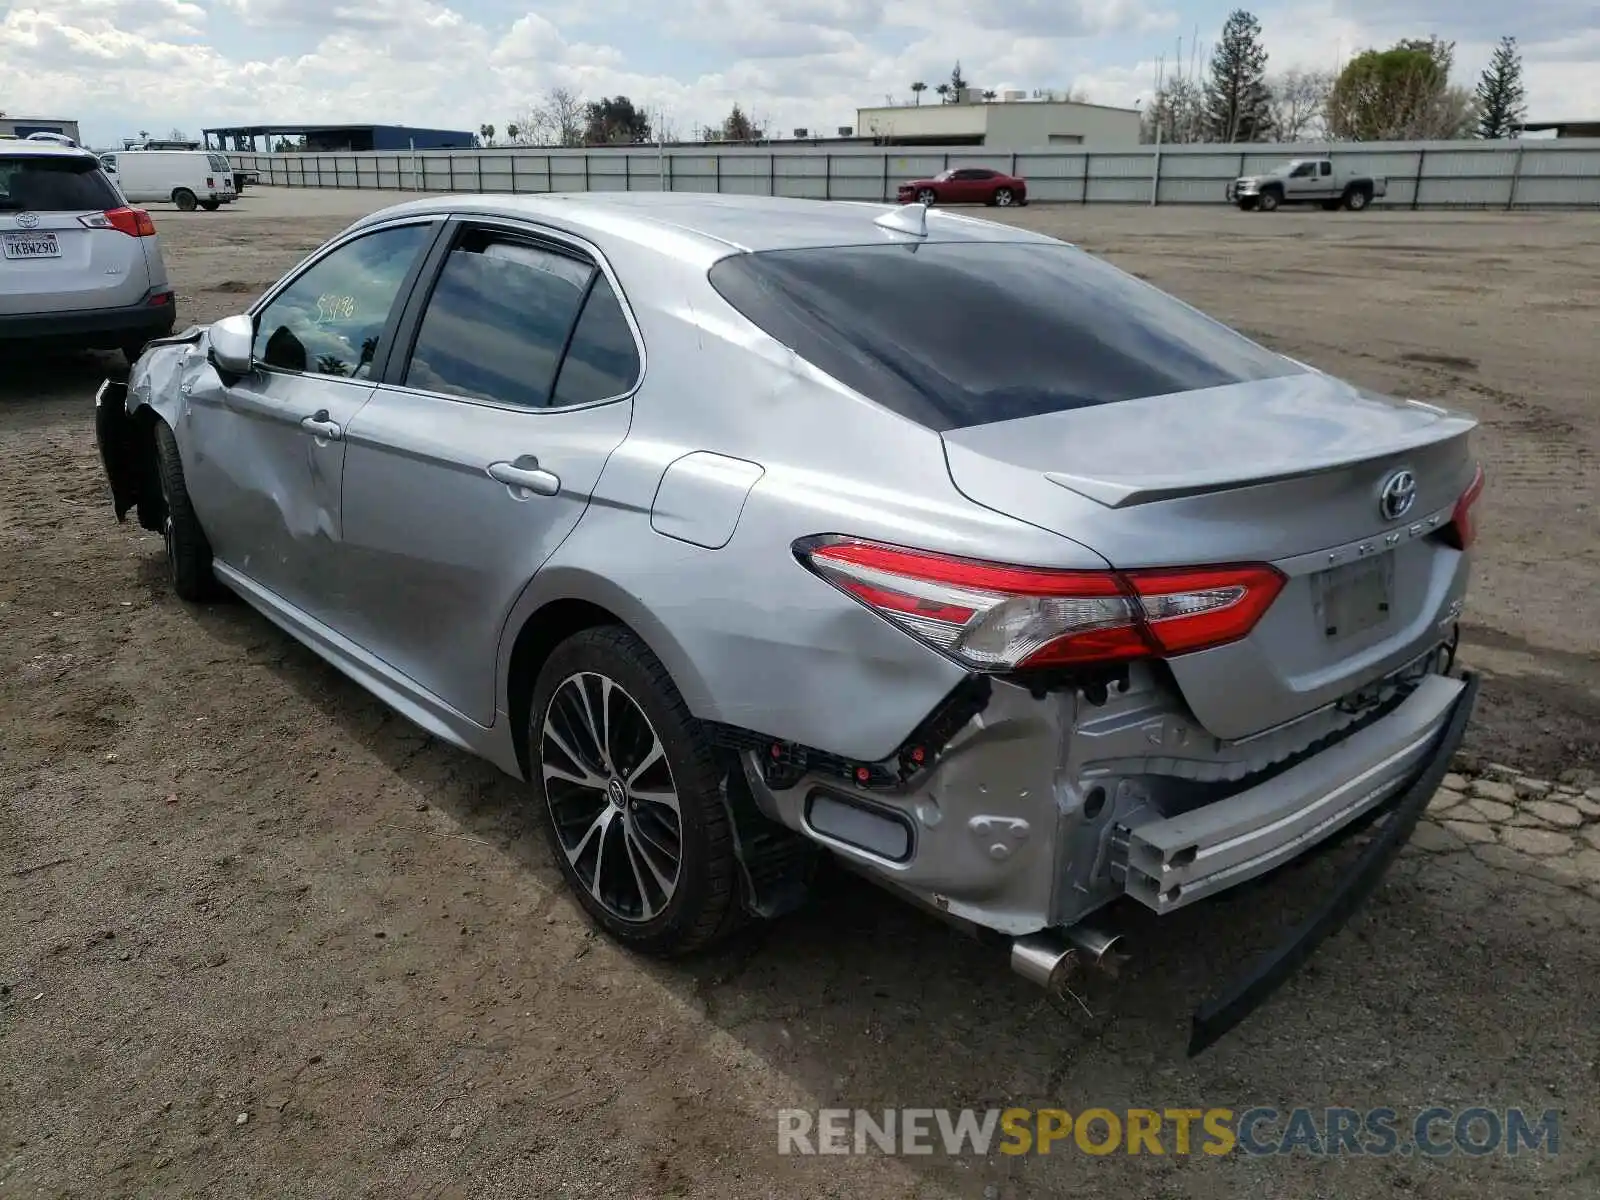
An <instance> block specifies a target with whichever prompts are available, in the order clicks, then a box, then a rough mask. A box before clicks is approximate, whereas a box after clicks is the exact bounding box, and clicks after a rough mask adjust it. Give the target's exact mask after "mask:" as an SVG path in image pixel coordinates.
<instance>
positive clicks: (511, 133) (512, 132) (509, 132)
mask: <svg viewBox="0 0 1600 1200" xmlns="http://www.w3.org/2000/svg"><path fill="white" fill-rule="evenodd" d="M506 138H507V139H508V140H509V141H511V142H513V143H514V142H515V141H516V140H517V127H516V126H515V125H507V126H506Z"/></svg>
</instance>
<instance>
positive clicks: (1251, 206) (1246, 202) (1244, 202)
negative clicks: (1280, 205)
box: [1239, 196, 1258, 212]
mask: <svg viewBox="0 0 1600 1200" xmlns="http://www.w3.org/2000/svg"><path fill="white" fill-rule="evenodd" d="M1257 203H1258V202H1257V199H1256V197H1254V196H1240V197H1239V211H1240V212H1255V210H1256V205H1257Z"/></svg>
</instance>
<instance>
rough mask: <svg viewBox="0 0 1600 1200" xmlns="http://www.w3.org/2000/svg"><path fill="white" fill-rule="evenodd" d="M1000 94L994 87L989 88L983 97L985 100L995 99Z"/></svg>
mask: <svg viewBox="0 0 1600 1200" xmlns="http://www.w3.org/2000/svg"><path fill="white" fill-rule="evenodd" d="M999 94H1000V93H999V92H997V91H995V90H994V89H993V88H989V89H987V90H986V91H985V92H984V93H983V98H984V99H985V100H993V99H994V98H995V97H996V96H998V95H999Z"/></svg>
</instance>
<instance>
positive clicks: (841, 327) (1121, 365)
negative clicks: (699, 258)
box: [710, 242, 1304, 432]
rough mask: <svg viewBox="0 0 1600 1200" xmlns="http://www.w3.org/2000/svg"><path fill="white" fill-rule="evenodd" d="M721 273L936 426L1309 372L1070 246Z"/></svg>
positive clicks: (872, 257)
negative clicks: (1303, 371)
mask: <svg viewBox="0 0 1600 1200" xmlns="http://www.w3.org/2000/svg"><path fill="white" fill-rule="evenodd" d="M710 280H711V284H712V286H713V287H715V288H716V289H717V291H718V292H719V293H721V295H722V296H723V298H724V299H726V300H727V301H728V302H729V303H730V304H732V305H733V306H734V307H735V308H737V309H738V310H739V311H740V312H742V313H743V314H744V315H745V316H746V317H748V318H749V319H750V320H751V321H753V322H754V323H755V324H756V325H757V326H759V327H760V328H761V329H762V330H764V331H765V332H766V333H767V334H769V335H770V336H772V337H774V338H776V339H777V340H778V341H780V342H782V343H783V344H784V345H786V346H788V347H789V348H790V349H792V350H794V351H795V352H796V353H798V354H799V355H800V356H801V357H802V358H805V359H807V360H808V361H810V362H811V363H813V364H814V365H815V366H817V367H819V368H820V369H821V370H823V371H825V372H827V373H828V374H829V375H831V376H833V377H834V378H835V379H837V380H839V381H840V382H841V383H844V384H847V385H848V386H850V387H852V388H854V389H855V390H856V391H858V392H860V393H862V394H863V395H865V396H867V397H868V398H869V399H872V400H875V401H877V402H878V403H880V404H883V405H885V406H886V407H888V408H890V409H893V410H894V411H895V412H898V413H900V414H901V415H902V416H905V417H908V418H910V419H912V420H914V421H917V422H919V423H920V424H922V425H925V426H927V427H928V428H930V429H935V430H938V431H940V432H943V431H945V430H949V429H961V428H964V427H966V426H970V425H986V424H988V423H989V422H991V421H1007V420H1013V419H1015V418H1019V417H1031V416H1036V415H1038V414H1040V413H1050V412H1060V411H1062V410H1065V409H1072V408H1089V407H1093V406H1095V405H1099V404H1115V403H1117V402H1118V401H1121V400H1133V399H1137V398H1140V397H1144V396H1162V395H1169V394H1172V393H1175V392H1187V391H1193V390H1195V389H1198V388H1209V387H1219V386H1222V385H1224V384H1231V383H1244V382H1246V381H1248V380H1253V379H1272V378H1276V377H1279V376H1284V375H1293V374H1297V373H1299V372H1301V371H1302V370H1303V369H1304V368H1302V367H1300V366H1298V365H1297V364H1295V363H1293V362H1290V361H1289V360H1288V359H1286V358H1284V357H1282V356H1281V355H1278V354H1274V353H1273V352H1272V351H1270V350H1267V349H1265V348H1264V347H1262V346H1258V345H1257V344H1256V343H1254V342H1252V341H1250V340H1249V339H1247V338H1245V337H1243V336H1241V335H1240V334H1237V333H1235V332H1233V331H1232V330H1230V329H1228V328H1226V327H1225V326H1223V325H1221V324H1219V323H1217V322H1216V321H1213V320H1212V319H1211V318H1209V317H1207V316H1204V315H1203V314H1201V313H1199V312H1197V311H1195V310H1194V309H1192V308H1190V307H1189V306H1188V305H1186V304H1184V303H1182V302H1181V301H1178V300H1175V299H1173V298H1172V297H1171V296H1168V295H1167V294H1166V293H1164V292H1162V291H1159V290H1158V289H1156V288H1154V287H1151V286H1150V285H1149V284H1146V283H1142V282H1140V281H1139V280H1138V279H1136V278H1134V277H1133V276H1132V275H1129V274H1126V273H1125V272H1123V271H1119V270H1118V269H1116V268H1115V267H1113V266H1111V265H1110V264H1108V263H1105V262H1102V261H1100V260H1099V259H1096V258H1094V257H1092V256H1090V255H1088V254H1085V253H1084V252H1083V251H1081V250H1077V249H1075V248H1073V247H1071V246H1064V245H1050V244H1040V243H1017V242H955V243H931V244H923V245H878V246H846V247H829V248H825V249H803V250H771V251H764V252H761V253H755V254H736V255H733V256H731V257H729V258H725V259H723V260H721V261H720V262H718V263H717V264H716V265H715V266H713V267H712V268H711V272H710Z"/></svg>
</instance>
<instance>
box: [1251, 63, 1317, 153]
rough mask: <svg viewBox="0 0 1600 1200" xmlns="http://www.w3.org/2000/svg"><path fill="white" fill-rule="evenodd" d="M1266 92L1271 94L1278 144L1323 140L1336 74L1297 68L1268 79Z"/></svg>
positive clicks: (1271, 109) (1273, 127) (1273, 126)
mask: <svg viewBox="0 0 1600 1200" xmlns="http://www.w3.org/2000/svg"><path fill="white" fill-rule="evenodd" d="M1267 89H1268V90H1269V91H1270V92H1271V93H1272V99H1271V108H1270V112H1271V115H1272V130H1273V134H1274V135H1275V136H1276V138H1277V140H1278V141H1280V142H1301V141H1312V140H1314V139H1318V138H1321V137H1322V136H1323V134H1324V133H1325V126H1324V124H1323V119H1324V116H1325V114H1326V112H1327V106H1328V94H1329V93H1330V92H1332V91H1333V72H1331V71H1302V70H1299V69H1298V68H1295V69H1293V70H1289V71H1285V72H1284V73H1283V74H1282V75H1279V76H1278V77H1277V78H1276V79H1269V80H1268V81H1267Z"/></svg>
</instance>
